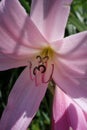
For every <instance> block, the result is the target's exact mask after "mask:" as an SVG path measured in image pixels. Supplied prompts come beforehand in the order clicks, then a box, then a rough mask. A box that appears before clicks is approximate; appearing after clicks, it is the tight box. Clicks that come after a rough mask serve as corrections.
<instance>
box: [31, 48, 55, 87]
mask: <svg viewBox="0 0 87 130" xmlns="http://www.w3.org/2000/svg"><path fill="white" fill-rule="evenodd" d="M53 55H54V52H53V49H52V48H50V47H45V48H43V49H42V50H41V51H40V53H39V54H38V55H36V57H35V60H34V64H33V62H31V61H30V62H29V63H30V66H29V70H30V78H31V80H34V81H35V84H36V86H38V85H40V84H41V83H48V82H49V81H50V80H51V79H52V75H53V70H54V64H52V63H51V59H52V58H53Z"/></svg>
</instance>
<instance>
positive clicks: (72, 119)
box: [52, 86, 87, 130]
mask: <svg viewBox="0 0 87 130" xmlns="http://www.w3.org/2000/svg"><path fill="white" fill-rule="evenodd" d="M86 115H87V113H86ZM52 125H53V126H52V127H53V129H52V130H87V121H86V118H85V115H84V112H83V111H82V110H81V108H80V107H79V106H78V105H77V104H75V102H73V100H71V98H69V97H68V96H67V95H66V94H64V92H63V91H62V90H61V89H60V88H58V86H56V89H55V96H54V102H53V122H52Z"/></svg>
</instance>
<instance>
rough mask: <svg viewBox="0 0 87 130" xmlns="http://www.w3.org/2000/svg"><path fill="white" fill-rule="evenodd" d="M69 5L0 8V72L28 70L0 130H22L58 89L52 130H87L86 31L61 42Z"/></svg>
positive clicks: (55, 1)
mask: <svg viewBox="0 0 87 130" xmlns="http://www.w3.org/2000/svg"><path fill="white" fill-rule="evenodd" d="M71 2H72V0H32V5H31V12H30V17H29V16H28V15H27V13H26V12H25V10H24V8H23V7H22V6H21V5H20V2H19V1H18V0H2V1H1V2H0V70H1V71H2V70H7V69H11V68H17V67H20V66H26V67H25V69H24V71H23V72H22V73H21V75H20V76H19V78H18V80H17V81H16V83H15V85H14V87H13V89H12V91H11V93H10V95H9V97H8V104H7V106H6V108H5V110H4V112H3V115H2V118H1V121H0V130H26V129H27V127H28V125H29V124H30V122H31V120H32V119H33V117H34V115H35V114H36V112H37V110H38V107H39V105H40V102H41V100H42V98H43V97H44V95H45V92H46V90H47V86H48V83H49V81H50V80H51V79H52V78H53V80H54V81H55V83H56V89H55V96H54V103H53V119H52V130H60V129H61V130H87V122H86V121H87V115H86V113H87V81H86V79H87V75H86V72H87V31H85V32H81V33H78V34H75V35H72V36H69V37H66V38H64V30H65V27H66V23H67V19H68V16H69V11H70V4H71Z"/></svg>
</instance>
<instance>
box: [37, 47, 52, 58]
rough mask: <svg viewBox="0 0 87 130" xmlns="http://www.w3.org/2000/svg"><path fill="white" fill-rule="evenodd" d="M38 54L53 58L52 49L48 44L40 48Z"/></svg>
mask: <svg viewBox="0 0 87 130" xmlns="http://www.w3.org/2000/svg"><path fill="white" fill-rule="evenodd" d="M40 54H41V56H42V57H44V56H48V57H49V58H53V56H54V50H53V49H52V48H51V47H50V46H48V47H44V48H42V50H41V53H40Z"/></svg>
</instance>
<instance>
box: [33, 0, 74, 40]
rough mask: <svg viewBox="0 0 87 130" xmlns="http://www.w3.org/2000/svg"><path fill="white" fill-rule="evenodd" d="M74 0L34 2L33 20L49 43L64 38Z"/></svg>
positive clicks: (35, 0) (37, 0)
mask: <svg viewBox="0 0 87 130" xmlns="http://www.w3.org/2000/svg"><path fill="white" fill-rule="evenodd" d="M71 2H72V0H66V1H65V0H32V5H31V19H32V20H33V21H34V23H35V24H36V26H37V27H38V29H39V30H40V31H41V33H42V34H43V36H44V37H45V38H46V39H47V40H48V41H51V42H52V41H56V40H58V39H61V38H63V36H64V31H65V26H66V22H67V19H68V15H69V11H70V4H71Z"/></svg>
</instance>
